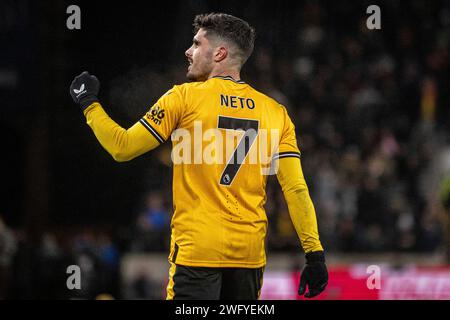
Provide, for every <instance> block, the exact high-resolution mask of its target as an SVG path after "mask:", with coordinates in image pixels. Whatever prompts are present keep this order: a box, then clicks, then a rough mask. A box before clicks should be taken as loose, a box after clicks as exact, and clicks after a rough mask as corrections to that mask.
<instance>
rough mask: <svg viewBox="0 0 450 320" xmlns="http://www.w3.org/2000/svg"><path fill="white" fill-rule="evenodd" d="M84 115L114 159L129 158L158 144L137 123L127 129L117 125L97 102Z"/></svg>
mask: <svg viewBox="0 0 450 320" xmlns="http://www.w3.org/2000/svg"><path fill="white" fill-rule="evenodd" d="M84 115H85V116H86V120H87V124H88V125H89V126H90V127H91V129H92V131H93V132H94V134H95V136H96V137H97V140H98V141H99V142H100V144H101V145H102V146H103V148H105V150H106V151H108V153H109V154H111V156H112V157H113V158H114V160H116V161H119V162H123V161H128V160H131V159H133V158H135V157H137V156H139V155H141V154H143V153H145V152H147V151H149V150H151V149H154V148H156V147H157V146H158V145H159V142H158V141H157V140H156V139H154V138H153V137H152V136H150V135H149V134H148V132H146V130H145V129H144V128H143V127H142V125H141V124H139V123H136V124H135V125H134V126H133V127H131V128H130V129H128V130H125V129H124V128H122V127H121V126H119V125H118V124H117V123H116V122H114V120H112V119H111V118H110V117H109V116H108V114H107V113H106V112H105V110H104V109H103V108H102V106H101V105H100V104H99V103H94V104H92V105H91V106H89V107H88V108H87V109H86V110H85V111H84Z"/></svg>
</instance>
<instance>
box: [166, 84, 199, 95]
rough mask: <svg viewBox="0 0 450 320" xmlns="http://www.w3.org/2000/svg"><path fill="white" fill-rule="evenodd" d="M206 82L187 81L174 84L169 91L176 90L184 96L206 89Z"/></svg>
mask: <svg viewBox="0 0 450 320" xmlns="http://www.w3.org/2000/svg"><path fill="white" fill-rule="evenodd" d="M205 88H206V85H205V82H185V83H181V84H176V85H174V86H173V87H172V88H171V89H170V90H169V91H168V92H167V93H172V92H176V93H178V94H180V95H181V96H183V97H186V96H187V95H188V94H189V93H192V92H194V91H198V90H202V89H205Z"/></svg>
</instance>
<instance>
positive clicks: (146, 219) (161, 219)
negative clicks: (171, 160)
mask: <svg viewBox="0 0 450 320" xmlns="http://www.w3.org/2000/svg"><path fill="white" fill-rule="evenodd" d="M169 226H170V215H169V212H168V210H167V208H166V207H165V206H164V200H163V198H162V194H161V192H155V191H151V192H149V193H148V194H147V195H146V198H145V208H144V210H143V211H142V212H141V213H140V214H139V216H138V218H137V221H136V234H135V236H134V239H133V240H132V250H133V251H163V250H165V249H167V248H168V243H169V241H170V239H169V235H170V230H169Z"/></svg>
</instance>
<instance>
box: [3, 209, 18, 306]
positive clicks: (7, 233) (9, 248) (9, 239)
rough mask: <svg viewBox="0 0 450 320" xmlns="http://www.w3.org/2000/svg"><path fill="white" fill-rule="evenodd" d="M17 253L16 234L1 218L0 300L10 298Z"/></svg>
mask: <svg viewBox="0 0 450 320" xmlns="http://www.w3.org/2000/svg"><path fill="white" fill-rule="evenodd" d="M16 251H17V241H16V238H15V235H14V232H13V231H12V230H11V229H10V228H9V227H8V226H7V225H6V224H5V222H4V221H3V218H2V216H0V300H1V299H5V298H7V297H8V292H9V289H10V288H9V284H10V280H11V271H12V270H11V268H12V263H13V258H14V255H15V254H16Z"/></svg>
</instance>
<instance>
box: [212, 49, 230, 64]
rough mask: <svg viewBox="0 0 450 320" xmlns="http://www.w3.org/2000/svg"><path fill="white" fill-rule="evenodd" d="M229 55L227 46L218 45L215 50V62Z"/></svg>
mask: <svg viewBox="0 0 450 320" xmlns="http://www.w3.org/2000/svg"><path fill="white" fill-rule="evenodd" d="M227 56H228V49H227V48H225V47H222V46H220V47H217V48H216V50H214V62H220V61H222V60H224V59H225V58H226V57H227Z"/></svg>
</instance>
